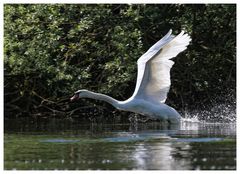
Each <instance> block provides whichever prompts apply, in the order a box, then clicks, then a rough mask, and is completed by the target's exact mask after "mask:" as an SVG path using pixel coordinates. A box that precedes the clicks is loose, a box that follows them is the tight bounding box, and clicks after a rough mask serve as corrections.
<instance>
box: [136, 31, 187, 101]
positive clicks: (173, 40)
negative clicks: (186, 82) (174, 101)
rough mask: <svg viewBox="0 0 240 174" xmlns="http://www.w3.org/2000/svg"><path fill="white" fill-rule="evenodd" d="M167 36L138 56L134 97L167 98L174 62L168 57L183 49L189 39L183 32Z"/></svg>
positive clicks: (152, 99) (153, 99)
mask: <svg viewBox="0 0 240 174" xmlns="http://www.w3.org/2000/svg"><path fill="white" fill-rule="evenodd" d="M166 36H167V35H166ZM167 38H168V39H166V38H165V39H164V38H163V39H164V42H162V43H161V44H160V41H161V40H162V39H161V40H160V41H159V42H157V43H156V44H155V45H153V46H152V47H151V48H150V49H149V50H148V51H147V52H146V53H145V54H146V55H145V54H144V55H145V56H144V55H143V56H144V57H143V56H142V57H140V58H139V60H138V78H137V85H136V88H135V91H134V95H133V96H134V97H137V98H143V99H144V100H148V101H151V102H156V103H164V102H165V100H166V99H167V94H168V91H169V88H170V85H171V81H170V70H171V67H172V66H173V64H174V62H173V61H172V60H170V59H171V58H173V57H175V56H177V55H178V54H179V53H180V52H182V51H184V50H185V49H186V48H187V46H188V45H189V42H190V41H191V39H190V37H189V36H188V35H187V34H184V32H181V33H180V34H179V35H177V36H176V37H173V35H171V34H170V35H169V36H168V37H167ZM156 45H158V46H156ZM148 52H149V54H147V53H148ZM153 52H154V53H153Z"/></svg>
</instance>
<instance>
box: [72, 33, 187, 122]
mask: <svg viewBox="0 0 240 174" xmlns="http://www.w3.org/2000/svg"><path fill="white" fill-rule="evenodd" d="M190 41H191V38H190V37H189V35H188V34H184V32H183V31H182V32H181V33H180V34H179V35H177V36H174V35H172V30H170V31H169V32H168V33H167V34H166V35H165V36H164V37H163V38H162V39H161V40H160V41H158V42H157V43H155V44H154V45H153V46H152V47H151V48H150V49H149V50H148V51H147V52H146V53H145V54H143V55H142V56H141V57H140V58H139V59H138V61H137V64H138V75H137V83H136V87H135V91H134V93H133V95H132V97H130V98H129V99H127V100H125V101H118V100H116V99H114V98H112V97H109V96H107V95H104V94H100V93H94V92H91V91H88V90H78V91H77V92H75V95H74V96H73V97H72V98H71V101H74V100H77V99H79V98H92V99H97V100H103V101H105V102H108V103H110V104H111V105H113V106H114V107H115V108H117V109H119V110H124V111H130V112H134V113H138V114H142V115H146V116H149V117H152V118H157V119H160V120H167V121H169V122H170V123H179V121H180V119H181V116H180V114H179V113H178V112H177V111H176V110H175V109H173V108H172V107H170V106H168V105H166V104H164V102H165V100H166V99H167V94H168V91H169V88H170V85H171V81H170V69H171V67H172V66H173V64H174V62H173V61H171V60H170V59H171V58H173V57H175V56H177V55H178V54H179V53H180V52H182V51H183V50H185V49H186V48H187V46H188V45H189V42H190Z"/></svg>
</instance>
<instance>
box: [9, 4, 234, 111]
mask: <svg viewBox="0 0 240 174" xmlns="http://www.w3.org/2000/svg"><path fill="white" fill-rule="evenodd" d="M170 28H172V29H173V31H174V33H175V34H177V33H179V32H180V31H181V30H185V31H186V32H188V33H189V34H190V35H191V37H192V43H191V45H190V46H189V48H188V49H187V50H186V51H185V52H184V53H182V54H180V55H179V56H178V58H176V59H175V62H176V63H175V65H174V67H173V69H172V72H171V74H172V87H171V90H170V93H169V98H168V100H167V102H168V103H170V104H171V105H174V106H175V107H178V108H183V107H186V106H187V105H192V106H195V105H199V104H201V103H202V102H204V103H209V102H211V100H212V98H214V97H216V96H218V95H223V94H225V93H226V91H227V93H228V91H232V92H233V94H234V96H235V85H236V5H231V4H228V5H220V4H214V5H212V4H211V5H210V4H206V5H205V4H204V5H203V4H202V5H201V4H200V5H183V4H167V5H164V4H148V5H145V4H137V5H136V4H135V5H134V4H133V5H125V4H120V5H119V4H96V5H94V4H91V5H90V4H74V5H70V4H34V5H33V4H5V5H4V65H5V69H4V71H5V111H6V112H7V111H9V110H12V109H13V110H15V111H16V110H17V111H18V112H21V111H26V112H36V108H38V106H40V105H41V106H42V104H43V101H58V100H59V98H64V97H69V95H71V94H72V93H73V92H74V91H75V90H77V89H81V88H85V89H89V90H93V91H95V92H102V93H105V94H109V95H111V96H113V97H116V98H117V99H120V100H124V99H127V98H128V97H130V96H131V95H132V93H133V90H134V87H135V81H136V75H137V65H136V61H137V59H138V58H139V57H140V56H141V55H142V54H143V53H144V52H145V51H146V50H147V49H148V48H149V47H150V46H151V45H152V44H153V43H155V42H156V41H157V40H159V39H160V38H161V37H162V36H163V35H165V34H166V32H167V31H168V30H169V29H170ZM65 108H67V110H69V109H71V108H69V106H68V107H66V106H65ZM37 111H39V110H37Z"/></svg>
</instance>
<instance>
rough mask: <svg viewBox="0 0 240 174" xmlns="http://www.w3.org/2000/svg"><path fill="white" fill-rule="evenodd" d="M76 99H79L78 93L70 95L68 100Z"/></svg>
mask: <svg viewBox="0 0 240 174" xmlns="http://www.w3.org/2000/svg"><path fill="white" fill-rule="evenodd" d="M78 99H79V96H78V94H75V95H74V96H72V97H71V98H70V101H71V102H73V101H76V100H78Z"/></svg>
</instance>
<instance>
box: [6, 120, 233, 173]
mask: <svg viewBox="0 0 240 174" xmlns="http://www.w3.org/2000/svg"><path fill="white" fill-rule="evenodd" d="M4 169H5V170H89V169H90V170H123V169H125V170H133V169H135V170H138V169H141V170H142V169H143V170H235V169H236V125H235V124H233V123H232V124H231V123H228V124H223V123H218V124H214V123H194V122H182V123H181V125H179V126H166V125H162V124H161V123H159V122H152V123H138V124H99V123H98V124H82V123H81V122H78V121H71V120H60V119H20V118H19V119H7V120H5V121H4Z"/></svg>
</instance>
